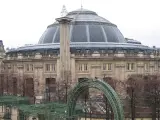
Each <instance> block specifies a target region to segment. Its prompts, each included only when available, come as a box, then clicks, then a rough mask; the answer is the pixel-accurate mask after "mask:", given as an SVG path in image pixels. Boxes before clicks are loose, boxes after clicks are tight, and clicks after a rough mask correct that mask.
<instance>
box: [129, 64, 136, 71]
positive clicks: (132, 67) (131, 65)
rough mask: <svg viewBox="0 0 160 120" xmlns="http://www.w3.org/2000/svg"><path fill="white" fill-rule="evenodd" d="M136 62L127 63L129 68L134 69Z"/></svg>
mask: <svg viewBox="0 0 160 120" xmlns="http://www.w3.org/2000/svg"><path fill="white" fill-rule="evenodd" d="M134 67H135V64H134V63H127V70H134Z"/></svg>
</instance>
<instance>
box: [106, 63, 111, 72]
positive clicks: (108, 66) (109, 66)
mask: <svg viewBox="0 0 160 120" xmlns="http://www.w3.org/2000/svg"><path fill="white" fill-rule="evenodd" d="M107 70H109V71H110V70H112V63H108V64H107Z"/></svg>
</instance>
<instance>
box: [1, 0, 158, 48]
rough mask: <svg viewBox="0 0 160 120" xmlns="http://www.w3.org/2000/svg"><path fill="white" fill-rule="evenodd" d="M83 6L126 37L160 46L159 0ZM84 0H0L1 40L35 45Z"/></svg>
mask: <svg viewBox="0 0 160 120" xmlns="http://www.w3.org/2000/svg"><path fill="white" fill-rule="evenodd" d="M82 4H83V8H85V9H89V10H93V11H95V12H97V13H98V15H99V16H102V17H104V18H106V19H107V20H109V21H111V22H112V23H114V24H116V25H117V26H118V28H119V29H120V31H121V32H122V34H123V35H124V37H127V38H133V39H136V40H139V41H141V42H142V43H143V44H145V45H148V46H153V45H155V46H159V47H160V42H159V39H160V16H159V12H160V7H159V5H160V1H159V0H82ZM63 5H65V6H66V8H67V11H72V10H76V9H79V8H80V7H81V0H57V1H56V0H0V39H1V40H3V41H4V45H5V47H17V46H22V45H24V44H36V43H37V42H38V40H39V38H40V37H41V35H42V33H43V32H44V31H45V29H46V27H47V26H48V25H49V24H51V23H53V22H54V21H55V18H57V17H60V12H61V9H62V6H63Z"/></svg>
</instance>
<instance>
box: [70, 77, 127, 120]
mask: <svg viewBox="0 0 160 120" xmlns="http://www.w3.org/2000/svg"><path fill="white" fill-rule="evenodd" d="M88 88H96V89H98V90H100V91H102V92H103V94H104V95H105V97H106V98H107V99H108V101H109V103H110V105H111V107H112V110H113V113H114V119H115V120H124V113H123V108H122V106H121V102H120V99H119V97H118V95H117V94H116V92H115V91H114V90H113V88H112V87H111V86H110V85H109V84H107V83H106V82H103V81H102V80H97V79H95V80H94V79H88V80H86V81H84V82H80V83H78V84H77V85H76V86H75V87H74V88H73V89H72V90H71V91H70V93H69V95H68V103H67V105H68V109H67V114H68V117H71V116H72V115H73V114H74V111H75V106H76V101H77V99H78V97H79V96H80V94H81V93H83V92H84V91H85V90H87V89H88Z"/></svg>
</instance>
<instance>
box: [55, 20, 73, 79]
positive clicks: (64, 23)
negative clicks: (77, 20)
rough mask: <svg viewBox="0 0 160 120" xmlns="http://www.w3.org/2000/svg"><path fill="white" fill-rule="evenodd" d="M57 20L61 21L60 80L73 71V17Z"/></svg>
mask: <svg viewBox="0 0 160 120" xmlns="http://www.w3.org/2000/svg"><path fill="white" fill-rule="evenodd" d="M56 20H57V21H58V22H59V23H60V77H61V78H60V80H63V81H64V80H65V79H66V78H67V79H68V77H69V76H68V75H69V74H70V73H71V66H70V37H69V23H70V22H71V20H72V19H71V18H68V17H61V18H57V19H56Z"/></svg>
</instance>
